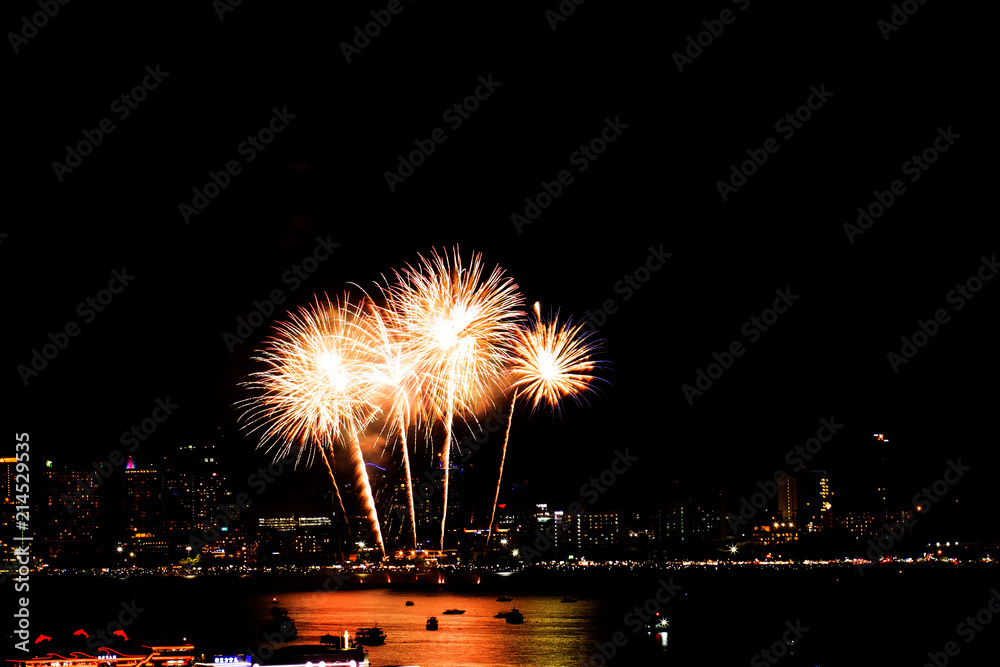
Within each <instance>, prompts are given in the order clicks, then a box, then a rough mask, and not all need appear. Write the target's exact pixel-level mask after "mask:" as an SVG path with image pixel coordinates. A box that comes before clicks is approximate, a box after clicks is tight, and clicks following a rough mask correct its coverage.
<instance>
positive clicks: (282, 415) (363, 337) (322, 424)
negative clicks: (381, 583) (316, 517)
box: [244, 294, 385, 553]
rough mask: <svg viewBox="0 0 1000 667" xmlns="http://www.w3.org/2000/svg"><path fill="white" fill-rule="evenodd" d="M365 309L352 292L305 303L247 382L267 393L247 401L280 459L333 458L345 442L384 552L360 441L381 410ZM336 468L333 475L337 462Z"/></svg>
mask: <svg viewBox="0 0 1000 667" xmlns="http://www.w3.org/2000/svg"><path fill="white" fill-rule="evenodd" d="M363 306H364V300H362V302H361V303H360V304H354V303H352V302H351V301H350V299H349V298H348V296H347V295H346V294H345V295H344V300H343V303H341V302H340V301H339V300H338V301H337V302H336V303H331V302H330V300H329V299H327V300H326V302H325V303H324V302H320V301H319V299H317V300H316V303H315V305H314V306H313V307H312V308H310V309H306V308H300V309H299V314H298V315H294V314H293V315H292V316H291V320H290V321H289V322H282V323H280V324H278V325H277V327H276V328H277V334H276V335H274V336H272V337H271V338H269V339H268V341H267V342H268V346H267V348H266V349H265V350H264V352H263V353H262V356H260V357H255V359H256V360H257V361H261V362H263V363H264V364H266V365H267V368H266V369H265V370H263V371H259V372H256V373H253V374H252V376H251V377H252V378H254V379H253V380H252V381H250V382H248V383H246V385H247V386H248V387H250V388H251V389H260V390H261V394H260V396H258V397H256V398H253V399H250V400H248V401H246V402H245V403H244V405H246V406H247V411H246V414H245V418H246V419H247V421H248V424H249V425H250V430H251V431H254V430H256V429H257V428H260V427H261V426H264V427H265V429H264V432H263V434H262V436H261V445H262V446H267V445H270V446H271V447H277V448H278V456H283V455H287V454H289V453H290V452H291V450H292V449H293V448H295V447H298V452H297V460H299V459H301V457H302V455H303V453H304V452H306V453H307V454H308V461H310V462H311V461H312V458H313V455H314V454H315V452H316V451H317V450H318V451H319V452H320V454H321V455H322V454H324V451H325V453H328V454H329V455H330V456H331V457H332V455H333V444H334V443H335V442H338V441H339V442H341V443H343V444H344V445H345V446H346V447H347V449H348V452H349V454H350V456H351V460H352V462H353V463H354V466H355V477H356V478H357V481H358V487H359V490H360V492H361V498H362V501H363V502H364V503H365V507H366V509H367V510H368V514H369V517H370V519H371V521H372V526H373V529H374V532H375V534H376V537H377V540H378V543H379V547H380V548H382V552H383V553H385V546H384V543H383V541H382V531H381V528H380V526H379V521H378V513H377V512H376V509H375V499H374V495H373V494H372V490H371V486H370V484H369V481H368V473H367V471H366V470H365V461H364V457H363V455H362V452H361V444H360V441H359V439H358V434H359V433H360V432H361V431H363V430H364V429H365V428H366V427H367V426H368V425H369V424H371V422H372V421H374V420H375V419H376V417H377V416H378V415H379V413H380V412H381V411H382V408H381V405H380V403H379V400H378V399H379V384H378V381H377V376H376V375H375V374H374V373H373V372H372V369H373V367H374V366H375V364H376V362H377V360H378V354H377V352H376V350H377V346H378V338H377V337H376V336H375V335H374V334H373V331H372V330H371V328H370V320H369V319H368V318H366V317H365V315H364V309H363ZM329 470H330V477H331V479H332V478H333V469H332V467H330V468H329ZM334 487H335V488H336V481H335V480H334ZM338 496H339V490H338Z"/></svg>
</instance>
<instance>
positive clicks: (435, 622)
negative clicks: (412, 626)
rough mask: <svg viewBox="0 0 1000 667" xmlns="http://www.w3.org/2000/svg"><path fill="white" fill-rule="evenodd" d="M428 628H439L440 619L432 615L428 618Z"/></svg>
mask: <svg viewBox="0 0 1000 667" xmlns="http://www.w3.org/2000/svg"><path fill="white" fill-rule="evenodd" d="M427 629H428V630H437V629H438V620H437V619H436V618H435V617H433V616H431V617H430V618H428V619H427Z"/></svg>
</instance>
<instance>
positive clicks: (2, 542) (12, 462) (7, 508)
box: [0, 456, 20, 572]
mask: <svg viewBox="0 0 1000 667" xmlns="http://www.w3.org/2000/svg"><path fill="white" fill-rule="evenodd" d="M0 465H2V466H3V485H4V486H3V509H2V510H0V549H3V556H2V558H3V560H2V561H0V570H3V571H7V572H12V571H14V570H16V569H17V560H16V558H15V557H14V549H15V548H16V547H17V546H20V545H18V544H17V543H16V542H14V540H13V537H14V535H15V534H17V533H19V531H17V530H16V529H15V527H14V526H15V517H16V514H17V510H16V509H15V506H16V505H17V501H16V500H15V493H14V491H15V488H16V485H15V483H14V476H15V474H16V473H15V470H16V467H15V466H16V465H17V458H16V457H13V456H8V457H4V458H0Z"/></svg>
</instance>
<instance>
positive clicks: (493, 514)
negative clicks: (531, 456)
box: [486, 389, 521, 546]
mask: <svg viewBox="0 0 1000 667" xmlns="http://www.w3.org/2000/svg"><path fill="white" fill-rule="evenodd" d="M520 391H521V390H520V389H515V390H514V397H513V398H511V399H510V414H509V415H507V432H506V433H505V434H504V436H503V449H501V450H500V473H499V474H498V475H497V492H496V493H495V494H494V495H493V509H492V511H491V512H490V529H489V531H487V533H486V546H490V537H491V536H492V535H493V519H494V518H495V517H496V513H497V503H498V502H499V501H500V480H502V479H503V462H504V460H505V459H506V458H507V441H508V440H510V425H511V423H512V422H513V421H514V404H515V403H517V395H518V394H519V393H520Z"/></svg>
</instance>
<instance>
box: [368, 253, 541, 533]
mask: <svg viewBox="0 0 1000 667" xmlns="http://www.w3.org/2000/svg"><path fill="white" fill-rule="evenodd" d="M396 277H397V283H396V284H395V285H394V286H393V287H391V288H389V290H388V296H389V303H388V308H387V312H388V313H391V315H392V327H393V328H394V329H395V331H396V332H397V335H398V336H399V339H400V340H402V341H403V343H404V349H405V354H406V358H407V363H408V365H409V366H410V367H411V368H413V369H414V370H415V372H416V376H417V387H418V388H417V397H418V400H419V403H418V405H419V409H420V411H421V415H422V416H423V417H424V418H425V419H426V420H427V421H429V422H433V421H435V420H438V419H440V420H441V422H442V423H443V424H444V428H445V441H444V447H443V451H442V463H443V465H444V498H443V501H442V512H441V548H442V549H444V530H445V522H446V520H447V516H448V480H449V476H450V467H451V464H450V455H451V435H452V425H453V422H454V419H455V416H456V413H457V414H463V413H465V412H474V411H475V407H476V405H477V404H480V403H481V402H482V401H484V400H489V397H490V392H491V390H492V389H493V388H494V387H495V386H497V384H498V383H499V382H500V381H501V380H502V378H503V376H504V374H505V373H506V371H507V367H508V366H509V364H510V361H511V358H512V357H511V350H512V346H513V343H514V341H515V340H516V337H517V331H518V328H519V324H518V318H519V317H520V316H522V315H523V313H522V312H521V311H520V310H519V309H518V308H519V306H521V304H522V303H523V302H524V300H523V297H522V296H521V294H520V293H519V292H518V291H517V285H516V284H515V283H514V281H513V280H511V279H510V278H505V277H504V275H503V270H502V269H501V268H500V267H495V268H494V269H493V272H492V273H491V274H490V275H489V277H488V278H485V279H484V278H483V265H482V256H481V255H480V254H479V253H473V255H472V259H471V260H470V262H469V265H468V267H466V266H464V265H463V263H462V257H461V254H460V252H459V249H458V247H456V248H455V249H454V251H453V253H452V255H451V257H450V258H449V256H448V254H447V252H445V253H444V254H443V255H440V254H438V252H437V250H436V249H435V250H432V251H431V257H430V258H425V257H423V256H422V255H421V256H420V263H419V264H418V265H417V267H413V266H411V265H409V264H408V265H407V266H406V268H405V269H404V270H403V272H402V274H400V273H399V272H397V273H396Z"/></svg>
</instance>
